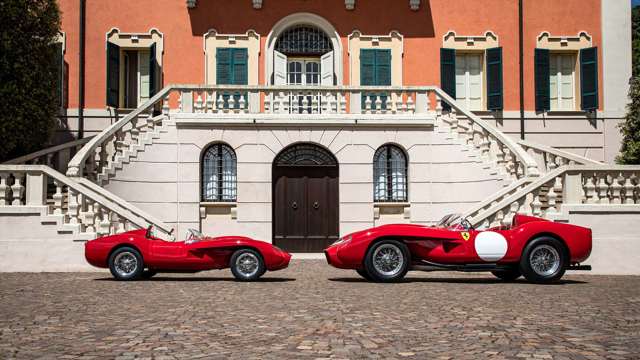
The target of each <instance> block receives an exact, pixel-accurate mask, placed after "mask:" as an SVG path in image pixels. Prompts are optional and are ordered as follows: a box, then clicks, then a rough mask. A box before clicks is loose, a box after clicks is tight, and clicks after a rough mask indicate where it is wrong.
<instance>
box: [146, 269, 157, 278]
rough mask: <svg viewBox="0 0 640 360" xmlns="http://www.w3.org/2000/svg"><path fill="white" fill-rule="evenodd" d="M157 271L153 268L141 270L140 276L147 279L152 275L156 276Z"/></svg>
mask: <svg viewBox="0 0 640 360" xmlns="http://www.w3.org/2000/svg"><path fill="white" fill-rule="evenodd" d="M157 273H158V272H157V271H154V270H145V271H143V272H142V278H143V279H145V280H149V279H151V278H152V277H154V276H156V274H157Z"/></svg>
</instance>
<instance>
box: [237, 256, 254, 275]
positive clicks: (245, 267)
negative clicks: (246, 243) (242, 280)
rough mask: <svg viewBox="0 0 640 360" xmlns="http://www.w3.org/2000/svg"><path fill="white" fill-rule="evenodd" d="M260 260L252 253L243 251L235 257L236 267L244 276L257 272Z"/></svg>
mask: <svg viewBox="0 0 640 360" xmlns="http://www.w3.org/2000/svg"><path fill="white" fill-rule="evenodd" d="M259 264H260V260H258V257H257V256H255V255H254V254H252V253H243V254H241V255H240V256H238V258H237V259H236V269H238V272H239V273H240V274H242V276H245V277H251V276H253V275H255V274H256V273H257V272H258V268H259Z"/></svg>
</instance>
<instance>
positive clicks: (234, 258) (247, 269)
mask: <svg viewBox="0 0 640 360" xmlns="http://www.w3.org/2000/svg"><path fill="white" fill-rule="evenodd" d="M229 267H230V268H231V273H232V274H233V276H234V277H235V278H236V279H237V280H240V281H254V280H257V279H258V278H260V276H262V275H263V274H264V273H265V271H266V268H265V265H264V260H262V255H260V253H258V252H257V251H255V250H252V249H240V250H237V251H236V252H234V253H233V255H231V260H230V264H229Z"/></svg>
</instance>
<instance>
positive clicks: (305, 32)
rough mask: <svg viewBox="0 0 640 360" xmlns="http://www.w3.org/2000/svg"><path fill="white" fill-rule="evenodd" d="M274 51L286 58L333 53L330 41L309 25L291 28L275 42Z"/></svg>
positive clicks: (320, 31) (322, 32) (325, 35)
mask: <svg viewBox="0 0 640 360" xmlns="http://www.w3.org/2000/svg"><path fill="white" fill-rule="evenodd" d="M275 50H276V51H278V52H280V53H282V54H285V55H287V56H318V57H320V56H322V55H324V54H326V53H328V52H330V51H333V45H332V44H331V40H330V39H329V37H328V36H327V34H325V32H324V31H322V30H321V29H319V28H317V27H314V26H310V25H298V26H292V27H290V28H289V29H287V30H285V31H284V32H283V33H282V34H280V36H278V40H277V41H276V45H275Z"/></svg>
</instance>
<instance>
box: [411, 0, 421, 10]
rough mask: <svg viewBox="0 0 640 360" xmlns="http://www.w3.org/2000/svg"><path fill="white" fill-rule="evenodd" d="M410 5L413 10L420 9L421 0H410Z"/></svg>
mask: <svg viewBox="0 0 640 360" xmlns="http://www.w3.org/2000/svg"><path fill="white" fill-rule="evenodd" d="M409 7H411V10H413V11H418V10H419V9H420V0H409Z"/></svg>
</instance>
